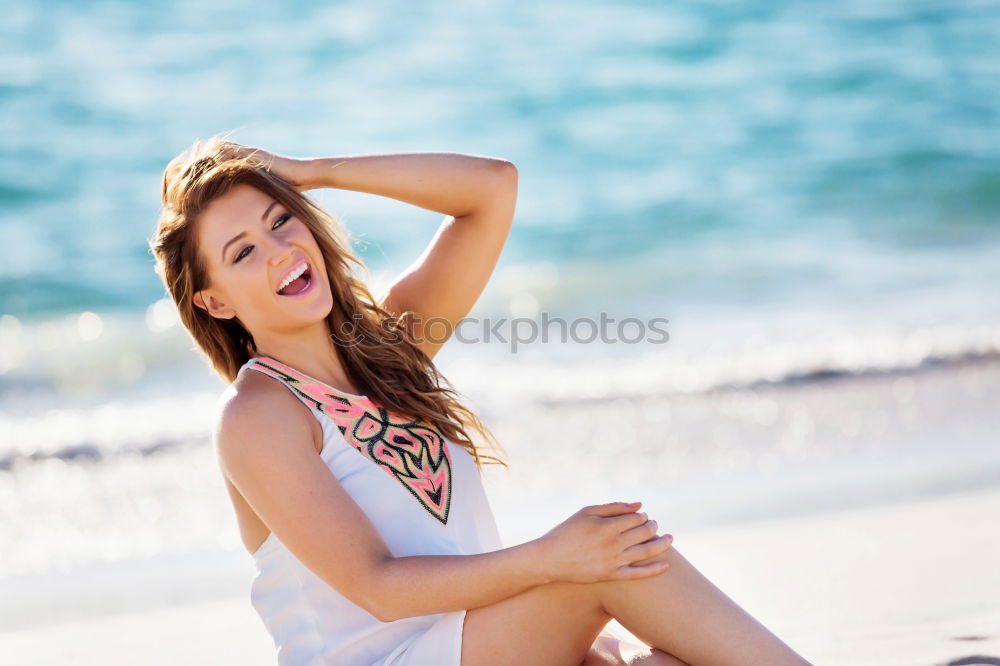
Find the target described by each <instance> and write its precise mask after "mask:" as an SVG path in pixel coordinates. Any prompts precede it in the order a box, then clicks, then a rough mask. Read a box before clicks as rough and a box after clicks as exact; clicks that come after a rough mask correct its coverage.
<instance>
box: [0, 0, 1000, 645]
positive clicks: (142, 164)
mask: <svg viewBox="0 0 1000 666" xmlns="http://www.w3.org/2000/svg"><path fill="white" fill-rule="evenodd" d="M3 13H4V17H3V18H2V19H0V40H2V42H3V43H4V48H3V49H2V52H0V128H2V129H0V131H2V135H3V141H2V146H0V205H2V208H0V247H2V248H3V250H4V252H3V260H2V261H0V400H2V403H0V405H2V406H0V545H2V548H0V628H2V629H4V630H18V629H25V628H31V627H39V626H42V625H44V624H46V623H54V622H60V621H70V620H73V619H74V618H80V617H83V616H93V615H94V614H96V613H111V612H124V611H133V610H137V609H142V608H151V607H159V606H163V605H167V604H177V603H181V602H197V601H206V600H218V599H233V598H235V599H240V600H241V602H243V603H246V604H248V603H249V602H248V600H247V599H248V597H247V595H248V589H249V588H248V586H249V579H250V577H251V576H252V574H253V570H252V561H251V559H250V556H249V555H248V554H247V553H246V551H245V550H244V549H243V547H242V545H241V543H240V539H239V535H238V531H237V528H236V522H235V518H234V515H233V513H232V509H231V506H230V503H229V500H228V498H227V496H226V494H225V490H224V487H223V484H222V480H221V476H220V473H219V470H218V467H217V465H216V462H215V459H214V456H213V453H212V451H211V448H210V441H209V432H210V430H209V428H210V425H209V424H210V418H211V413H212V409H213V407H214V402H215V399H216V398H217V396H218V395H219V394H220V393H221V392H222V390H223V389H224V388H225V385H224V384H223V382H222V381H221V380H220V379H219V378H218V377H216V376H214V375H213V374H212V372H211V370H210V368H209V366H208V364H207V363H206V361H205V360H204V359H203V358H202V356H201V355H200V353H199V352H198V351H197V350H196V348H195V347H194V343H193V341H192V339H191V338H190V337H189V336H188V334H187V333H186V331H185V330H184V329H183V327H182V326H180V325H179V323H178V321H177V319H176V316H175V313H174V309H173V306H172V304H171V302H170V301H169V300H168V299H167V298H166V292H165V290H164V287H163V285H162V283H161V282H160V281H159V279H158V277H157V276H156V275H155V274H154V272H153V259H152V256H151V254H150V253H149V251H148V247H147V244H146V241H147V238H149V237H150V236H151V234H152V232H153V228H154V224H155V220H156V217H157V215H158V213H159V205H160V200H159V188H160V179H161V174H162V171H163V169H164V167H165V166H166V164H167V162H168V161H169V160H170V159H171V158H172V157H173V156H175V155H176V154H178V153H179V152H181V151H182V150H184V149H185V148H187V147H188V146H189V145H190V144H191V143H192V142H193V141H194V139H196V138H207V137H208V136H210V135H212V134H215V133H217V132H224V131H229V130H234V131H235V133H234V135H233V136H232V137H231V138H232V139H233V140H235V141H238V142H240V143H245V144H249V145H254V146H259V147H262V148H265V149H267V150H270V151H272V152H277V153H281V154H284V155H290V156H296V157H316V156H334V155H350V154H362V153H378V152H403V151H446V152H462V153H472V154H480V155H488V156H494V157H500V158H503V159H507V160H510V161H512V162H514V163H515V164H516V165H517V167H518V169H519V173H520V180H519V183H520V185H519V198H518V205H517V213H516V217H515V222H514V226H513V229H512V232H511V235H510V239H509V242H508V245H507V247H506V248H505V250H504V253H503V256H502V258H501V261H500V264H499V265H498V267H497V270H496V272H495V274H494V277H493V279H492V281H491V283H490V284H489V286H488V288H487V290H486V292H485V293H484V295H483V297H482V299H481V300H480V302H479V303H478V304H477V306H476V308H475V309H474V310H473V312H472V313H471V314H470V316H474V317H478V318H480V319H482V318H492V319H494V320H495V319H496V318H500V317H507V318H508V319H509V318H512V317H522V318H536V319H540V318H541V316H542V314H543V313H547V315H548V316H549V317H550V318H551V317H562V318H564V319H567V320H569V321H572V320H573V319H590V320H599V318H600V316H601V314H602V313H605V315H606V316H607V317H610V318H614V319H616V320H617V321H620V320H622V319H625V318H636V319H638V320H640V321H641V322H648V321H649V320H650V319H652V318H663V319H666V320H668V321H669V323H668V324H667V325H666V326H661V329H663V330H666V331H668V332H669V339H667V340H665V341H664V340H663V336H662V335H660V336H656V340H657V341H654V342H634V343H627V342H623V341H621V340H619V341H618V342H615V343H603V342H601V341H600V340H597V341H594V342H590V343H574V342H567V343H565V344H562V343H559V342H558V341H553V340H552V339H551V338H550V339H549V341H548V342H542V341H540V340H535V341H534V342H529V343H520V344H518V346H517V349H516V351H515V350H513V349H512V348H511V345H510V344H509V343H507V344H505V343H503V342H500V341H497V342H493V343H485V342H477V343H474V344H463V343H461V342H458V341H453V342H452V343H450V344H449V345H448V346H446V347H445V348H444V350H443V351H442V352H441V354H440V355H439V356H438V359H437V363H438V365H439V367H440V368H441V369H442V371H443V372H444V373H445V374H446V376H448V377H449V378H450V379H451V381H452V383H453V384H454V386H455V387H456V388H457V389H458V390H459V391H460V392H461V393H463V394H464V395H465V396H467V398H468V400H469V401H470V402H471V403H472V404H474V405H475V407H476V408H477V409H478V410H479V412H480V414H481V415H482V416H483V417H484V418H485V419H486V420H487V422H488V423H489V424H490V425H491V426H492V427H493V429H494V431H495V432H496V433H497V435H498V436H499V438H500V441H501V442H502V443H503V444H504V446H505V448H506V450H507V452H508V458H507V459H508V462H509V463H510V464H511V473H510V474H507V473H504V472H499V473H494V472H491V474H493V476H494V479H493V480H492V481H491V484H492V485H491V487H492V489H493V490H492V491H491V499H492V502H493V505H494V511H495V513H496V516H497V520H498V522H499V524H500V529H501V532H502V534H503V536H504V539H505V542H506V543H507V544H508V545H513V544H514V543H519V542H521V541H524V540H527V539H530V538H534V537H536V536H540V535H541V534H542V533H543V532H544V531H546V530H547V529H549V528H550V527H552V526H553V525H555V524H556V523H558V522H560V521H561V520H563V519H565V518H566V517H568V515H569V514H570V513H572V512H573V511H575V510H576V509H577V508H579V507H580V506H582V505H583V504H590V503H598V502H603V501H611V500H617V499H622V500H632V499H640V500H643V501H644V502H645V504H646V507H647V510H648V511H649V513H650V515H651V516H652V517H656V518H657V519H658V521H659V523H660V525H661V528H662V531H663V532H667V531H669V532H672V533H673V534H675V536H676V537H677V543H678V544H680V543H681V540H682V539H683V535H684V534H686V533H688V532H689V531H690V532H692V533H693V532H694V531H697V530H700V529H708V528H713V527H720V526H725V525H735V524H742V523H747V524H748V523H750V522H752V521H756V520H762V519H771V518H778V517H782V516H792V515H806V514H809V515H812V514H816V515H818V514H820V513H823V512H830V511H834V510H839V509H844V508H847V507H857V506H869V505H871V506H874V505H877V504H879V503H883V502H887V501H899V500H905V499H907V498H914V497H928V496H935V495H939V494H946V493H950V492H953V491H956V490H968V489H976V488H991V487H996V486H998V485H1000V446H998V444H1000V442H998V434H997V433H998V426H1000V423H998V418H997V414H996V409H995V405H996V404H997V399H998V397H1000V379H998V378H1000V364H998V362H997V359H998V356H1000V297H998V294H1000V291H998V288H997V285H998V283H1000V221H998V213H1000V170H998V167H1000V123H998V121H1000V97H998V96H997V95H996V91H997V81H998V75H1000V46H998V45H1000V40H998V39H997V37H998V33H1000V12H998V11H997V9H996V7H995V6H994V5H991V3H986V2H971V1H970V2H875V3H873V2H861V1H860V0H859V1H855V0H849V1H846V2H838V3H819V2H785V1H783V0H772V1H770V2H750V3H740V4H732V3H723V2H697V3H692V2H675V3H669V4H668V3H660V2H622V3H611V2H604V3H601V2H561V1H556V2H549V3H541V4H536V3H515V2H504V1H502V0H481V1H474V2H431V3H403V2H391V1H376V2H364V3H362V2H357V1H351V2H341V3H324V2H310V1H305V0H303V1H299V2H292V3H281V4H280V5H278V4H275V5H273V6H270V5H267V4H265V5H260V6H256V7H254V8H253V9H249V8H248V7H246V6H244V5H243V4H242V3H232V2H214V3H197V2H177V3H168V2H142V3H139V2H135V3H127V2H80V3H66V2H50V3H32V2H24V1H15V2H13V3H8V4H7V5H5V8H4V10H3ZM309 195H310V196H311V197H312V198H313V199H314V200H316V201H317V202H319V203H320V204H321V205H323V206H324V207H325V208H327V209H328V210H330V211H331V212H332V213H334V214H335V215H336V216H338V217H339V218H340V219H341V220H342V221H344V223H345V224H346V226H347V227H348V229H349V230H350V232H351V233H352V235H353V236H354V237H355V239H356V243H357V245H356V249H357V251H358V253H359V254H360V255H361V256H362V257H363V259H364V260H365V262H366V264H367V265H368V267H369V269H370V281H371V284H372V286H373V289H376V288H378V287H379V286H381V285H384V284H385V283H386V282H387V281H388V280H391V279H392V278H393V277H394V276H395V275H397V274H398V273H399V272H400V271H402V270H403V269H404V268H405V267H406V266H407V265H408V264H409V263H410V261H412V260H413V259H414V258H415V257H416V256H417V255H418V254H419V253H420V252H421V251H422V250H423V248H424V247H425V246H426V244H427V243H428V242H429V241H430V239H431V237H432V236H433V235H434V232H435V231H436V229H437V226H438V224H439V223H440V222H441V219H442V216H441V215H440V214H437V213H433V212H430V211H426V210H421V209H419V208H415V207H413V206H410V205H408V204H403V203H400V202H397V201H393V200H389V199H384V198H379V197H375V196H372V195H368V194H364V193H356V192H346V191H336V190H332V189H324V190H314V191H311V192H310V193H309ZM507 330H509V329H507ZM580 330H581V331H584V332H583V333H581V334H582V335H584V336H586V330H587V329H586V328H581V329H580ZM635 330H636V329H635V325H634V322H633V324H632V328H629V329H627V331H626V332H625V334H624V335H625V337H629V339H632V340H634V339H635V338H636V337H642V336H641V335H633V333H632V332H634V331H635Z"/></svg>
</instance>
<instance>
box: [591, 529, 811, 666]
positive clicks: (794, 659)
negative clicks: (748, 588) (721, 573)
mask: <svg viewBox="0 0 1000 666" xmlns="http://www.w3.org/2000/svg"><path fill="white" fill-rule="evenodd" d="M659 557H660V558H665V559H666V560H667V561H668V562H670V568H669V569H667V570H666V571H664V572H663V573H660V574H657V575H655V576H650V577H647V578H639V579H635V580H622V581H604V582H600V583H593V584H592V585H593V586H596V587H598V588H600V589H599V591H598V596H599V597H600V599H601V603H602V605H603V607H604V609H605V611H606V612H607V613H608V614H609V615H611V616H613V617H614V618H616V619H617V620H618V621H619V622H621V624H622V625H623V626H624V627H626V628H627V629H628V630H629V631H631V632H632V633H633V634H635V636H636V637H637V638H639V639H640V640H642V641H643V642H645V643H648V644H649V645H651V646H653V647H656V648H659V649H660V650H663V651H664V652H668V653H669V654H671V655H673V656H675V657H677V658H678V659H683V660H684V661H686V662H687V663H689V664H692V665H693V666H730V665H731V666H757V665H760V666H784V665H786V664H787V665H788V666H811V665H810V664H809V662H808V661H806V660H805V659H804V658H802V657H801V656H800V655H798V654H797V653H796V652H795V651H794V650H792V649H791V648H790V647H789V646H788V645H786V644H785V643H784V642H782V641H781V640H780V639H779V638H778V637H777V636H775V635H774V634H773V633H771V632H770V631H769V630H768V629H767V628H766V627H764V625H762V624H761V623H760V622H758V621H757V620H755V619H754V618H753V617H752V616H750V614H749V613H747V612H746V611H745V610H743V609H742V608H741V607H740V606H739V605H737V604H736V602H735V601H733V600H732V599H730V598H729V597H728V596H726V595H725V594H724V593H723V592H722V590H720V589H719V588H717V587H716V586H715V585H714V584H713V583H712V582H711V581H710V580H708V579H707V578H706V577H705V576H704V575H702V573H701V572H700V571H698V570H697V569H696V568H695V567H694V565H692V564H691V563H690V562H688V561H687V559H686V558H685V557H684V556H683V555H681V553H680V552H679V551H678V550H677V548H675V547H673V546H671V548H670V549H668V550H667V551H666V552H664V553H663V554H662V555H661V556H659Z"/></svg>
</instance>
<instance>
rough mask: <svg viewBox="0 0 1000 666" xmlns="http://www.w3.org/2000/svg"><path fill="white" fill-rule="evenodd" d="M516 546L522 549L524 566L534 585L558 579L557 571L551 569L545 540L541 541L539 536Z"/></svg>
mask: <svg viewBox="0 0 1000 666" xmlns="http://www.w3.org/2000/svg"><path fill="white" fill-rule="evenodd" d="M518 547H519V548H521V549H522V551H523V557H524V560H525V567H526V569H527V570H528V571H529V575H530V577H531V580H532V581H534V582H535V584H536V585H544V584H546V583H554V582H556V581H558V580H559V577H558V572H557V571H553V570H552V569H551V565H550V564H549V559H548V555H547V550H546V548H545V542H544V541H542V539H541V537H539V538H537V539H532V540H531V541H526V542H525V543H522V544H521V545H520V546H518Z"/></svg>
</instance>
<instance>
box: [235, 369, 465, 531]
mask: <svg viewBox="0 0 1000 666" xmlns="http://www.w3.org/2000/svg"><path fill="white" fill-rule="evenodd" d="M249 367H251V368H253V369H254V370H259V371H261V372H263V373H264V374H267V375H270V376H271V377H274V378H275V379H278V380H280V381H282V382H284V383H285V384H286V385H288V386H289V387H290V388H291V389H292V390H293V391H294V392H295V394H296V395H298V396H299V398H300V399H301V400H302V401H303V402H304V403H306V404H307V405H309V406H310V407H314V408H316V409H319V410H320V411H322V412H323V413H324V414H326V415H327V416H329V417H330V418H331V419H332V420H333V422H334V423H336V424H337V428H338V429H339V430H340V432H341V434H342V435H343V436H344V439H345V440H347V443H348V444H350V445H351V446H353V447H354V448H355V449H357V451H358V452H359V453H361V454H362V455H363V456H365V457H366V458H368V459H369V460H371V461H372V462H374V463H376V464H377V465H378V466H379V467H381V468H382V469H384V470H385V471H386V473H387V474H389V475H390V476H392V477H393V478H395V479H396V480H397V481H399V483H401V484H402V485H403V487H404V488H406V489H407V490H409V491H410V493H411V494H412V495H413V496H414V497H416V498H417V501H419V502H420V504H421V506H423V507H424V508H425V509H426V510H427V511H428V512H429V513H430V514H431V515H432V516H434V517H435V518H437V519H438V520H440V521H441V522H442V523H445V524H447V522H448V511H449V508H450V507H451V488H452V483H451V454H450V453H449V452H448V447H447V446H446V445H445V444H444V439H443V438H442V437H441V434H440V433H439V432H438V431H437V429H436V428H434V427H433V426H432V425H431V424H430V423H428V422H426V421H407V420H404V419H402V418H401V417H400V416H399V415H398V414H395V413H392V412H389V411H388V410H386V409H385V408H383V407H381V406H380V405H378V404H376V403H375V402H374V401H372V400H371V398H368V397H367V396H357V395H353V394H351V393H345V392H344V391H339V390H337V389H335V388H333V387H332V386H328V385H326V384H324V383H323V382H321V381H319V380H317V379H313V378H312V377H309V376H308V375H306V374H304V373H302V372H299V371H298V370H295V369H294V368H292V367H290V366H287V365H285V364H283V363H281V362H279V361H276V360H274V359H273V358H269V357H256V358H253V359H251V364H250V366H249Z"/></svg>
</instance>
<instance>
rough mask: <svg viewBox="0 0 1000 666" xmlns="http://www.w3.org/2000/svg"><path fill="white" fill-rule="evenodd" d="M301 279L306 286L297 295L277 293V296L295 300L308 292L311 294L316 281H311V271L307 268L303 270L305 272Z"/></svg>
mask: <svg viewBox="0 0 1000 666" xmlns="http://www.w3.org/2000/svg"><path fill="white" fill-rule="evenodd" d="M301 277H302V278H304V279H305V280H306V286H305V287H304V288H303V289H302V291H300V292H298V293H295V294H282V293H278V296H284V297H285V298H296V297H298V296H305V295H306V294H308V293H309V292H311V291H312V290H313V287H314V286H315V284H316V281H315V280H313V276H312V270H311V269H309V268H307V269H306V270H305V272H304V273H303V274H302V275H301ZM293 282H294V280H293Z"/></svg>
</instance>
